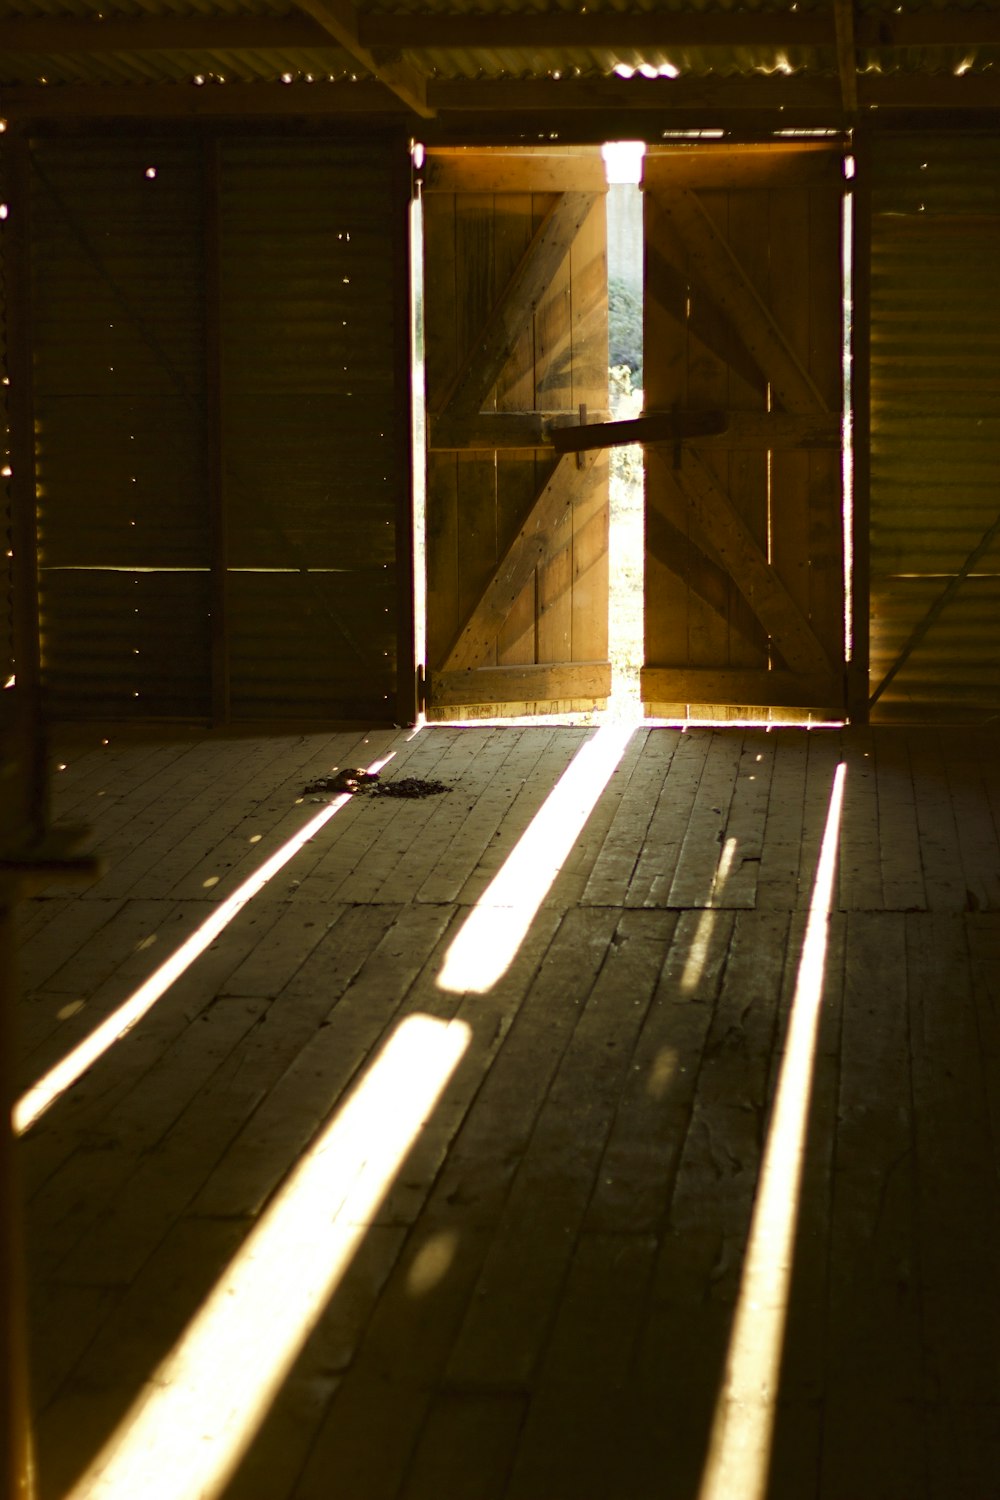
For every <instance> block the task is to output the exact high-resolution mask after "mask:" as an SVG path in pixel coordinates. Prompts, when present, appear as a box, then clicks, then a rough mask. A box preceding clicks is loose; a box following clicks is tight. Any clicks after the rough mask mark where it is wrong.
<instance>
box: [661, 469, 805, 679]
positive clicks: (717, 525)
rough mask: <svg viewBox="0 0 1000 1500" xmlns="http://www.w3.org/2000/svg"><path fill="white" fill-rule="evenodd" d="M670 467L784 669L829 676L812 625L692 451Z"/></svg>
mask: <svg viewBox="0 0 1000 1500" xmlns="http://www.w3.org/2000/svg"><path fill="white" fill-rule="evenodd" d="M649 451H650V452H652V453H655V454H656V456H657V458H659V459H660V461H661V462H662V463H669V462H670V460H669V458H668V457H667V456H666V454H665V453H664V450H663V449H661V448H652V449H650V450H649ZM670 472H671V475H672V477H673V479H674V482H675V483H676V485H677V487H678V488H679V489H680V491H681V493H682V494H683V495H684V496H685V498H686V499H687V502H688V504H689V506H690V508H691V513H692V515H693V516H694V518H695V519H696V521H697V522H698V525H699V526H700V527H701V529H702V531H703V532H704V534H705V536H706V537H707V538H708V541H709V542H710V543H711V545H712V547H713V548H714V549H715V551H716V553H717V554H718V556H719V559H720V561H721V562H722V564H723V566H724V567H725V568H726V569H727V570H728V572H729V574H730V576H731V577H732V580H733V582H734V583H735V585H736V587H737V588H738V589H739V591H740V593H741V594H742V595H743V597H744V599H745V600H746V601H747V603H748V604H749V606H750V608H751V609H752V610H753V612H754V614H755V615H756V616H757V618H758V620H759V621H760V623H761V624H762V625H763V627H764V629H765V630H766V631H767V633H768V635H769V636H770V637H771V639H772V641H773V642H774V644H775V646H776V647H777V649H778V650H779V651H780V652H781V655H782V656H783V657H784V659H785V661H786V662H787V663H788V666H789V668H790V669H791V670H792V671H793V672H803V673H807V674H810V675H812V676H822V677H824V678H829V677H830V675H831V668H830V662H829V659H828V657H827V654H826V652H825V651H824V650H823V647H822V646H821V645H820V642H819V640H818V639H817V637H816V635H815V634H814V632H813V629H812V626H811V625H810V624H809V621H808V620H807V619H806V617H805V615H803V613H802V611H801V610H800V609H799V606H798V605H797V604H796V603H795V600H794V599H793V598H792V596H791V594H790V593H789V592H788V590H787V589H786V588H785V585H784V584H783V583H782V581H781V579H780V578H779V577H778V575H777V573H775V571H774V569H773V568H772V567H771V566H770V564H769V563H768V561H767V558H766V557H765V556H764V553H763V552H762V551H761V549H760V547H759V546H758V544H757V540H756V538H755V537H754V535H753V533H752V532H751V531H750V529H749V527H748V526H747V524H746V522H745V521H744V520H743V517H742V516H741V515H740V514H739V512H738V511H737V510H736V508H735V506H734V505H733V503H732V501H731V500H730V499H729V496H728V495H727V494H726V493H725V491H724V490H723V489H722V488H721V486H720V485H719V484H718V483H717V481H716V480H715V478H714V476H713V475H712V474H711V473H710V472H709V470H708V469H707V468H706V466H705V465H704V463H703V462H702V461H701V459H700V458H699V457H698V455H697V453H692V452H690V451H689V452H686V453H685V455H684V461H683V463H682V464H681V466H680V468H674V467H671V470H670Z"/></svg>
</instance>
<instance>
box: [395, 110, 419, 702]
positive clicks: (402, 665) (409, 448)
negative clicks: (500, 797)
mask: <svg viewBox="0 0 1000 1500" xmlns="http://www.w3.org/2000/svg"><path fill="white" fill-rule="evenodd" d="M392 197H393V215H394V217H393V224H392V284H393V323H394V331H393V385H394V387H395V400H394V402H393V413H394V423H393V434H392V441H393V445H394V448H395V471H396V473H397V474H398V476H399V481H398V485H397V489H396V713H395V718H396V722H397V723H398V724H415V723H416V720H417V713H418V711H419V707H420V705H419V703H418V701H417V696H418V695H417V675H416V674H417V648H416V620H415V616H414V609H415V600H414V559H413V465H414V463H415V462H422V461H423V456H422V455H419V454H415V453H414V450H413V325H412V306H411V301H412V298H411V280H410V277H411V262H412V256H413V255H414V254H419V253H420V247H419V246H413V245H412V244H411V234H412V227H413V159H412V156H411V154H410V148H409V145H408V142H407V141H406V139H405V138H401V139H400V141H399V142H398V145H397V147H396V150H395V156H394V159H393V169H392Z"/></svg>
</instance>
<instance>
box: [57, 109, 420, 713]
mask: <svg viewBox="0 0 1000 1500" xmlns="http://www.w3.org/2000/svg"><path fill="white" fill-rule="evenodd" d="M392 149H402V148H399V147H396V148H392ZM389 152H390V147H389V146H387V145H385V144H381V143H374V144H369V145H367V146H366V145H354V146H344V145H338V144H336V143H330V142H327V141H312V142H304V141H302V140H284V141H268V140H260V139H255V140H253V141H251V142H241V141H238V140H227V141H226V142H225V143H224V144H223V145H222V146H221V148H220V157H221V168H220V169H221V182H222V190H221V203H220V221H221V244H222V251H221V254H222V265H221V281H222V289H223V290H222V328H221V336H222V362H223V419H222V437H223V444H224V459H223V466H224V490H225V503H226V506H227V512H228V519H229V528H228V538H229V555H228V560H229V564H230V567H231V568H232V570H233V571H232V573H231V575H230V593H231V599H230V604H231V613H230V618H229V625H230V632H231V641H230V644H231V682H232V694H233V707H234V712H235V713H236V714H237V716H239V715H241V714H242V715H243V716H245V717H254V718H278V717H282V716H285V715H290V714H291V715H295V716H299V717H328V718H333V717H351V718H368V719H371V718H390V717H392V712H393V705H394V693H395V685H396V682H395V671H396V661H395V656H396V629H397V613H398V602H397V597H396V563H395V547H396V520H397V503H398V496H399V493H400V486H401V485H402V486H404V487H405V483H406V478H405V475H402V474H401V473H400V472H399V462H400V460H399V455H398V450H397V443H396V439H395V436H394V434H395V432H396V421H397V419H396V402H397V400H399V399H406V398H405V393H399V392H397V390H396V388H395V384H394V364H395V359H396V343H395V339H396V332H395V309H396V306H397V296H396V293H397V288H396V287H395V284H394V263H395V260H394V258H395V256H396V253H397V251H396V246H395V245H394V238H393V237H394V234H396V233H398V232H399V226H400V225H401V224H402V222H403V219H402V215H401V213H400V211H399V209H400V205H399V204H398V203H394V202H393V192H394V191H395V189H394V187H393V183H394V175H393V170H392V162H391V159H390V155H389ZM205 202H206V199H205V184H204V181H203V177H202V158H201V149H200V147H199V146H198V145H196V144H192V143H184V142H179V141H176V140H173V141H164V140H159V139H154V140H151V141H147V142H135V141H111V140H108V139H106V138H105V139H100V140H95V139H74V140H72V141H59V142H55V141H50V142H42V143H39V144H38V145H37V147H36V150H35V157H34V167H33V205H32V206H33V276H34V284H35V301H36V329H35V334H36V362H35V368H36V412H37V466H38V496H39V498H38V526H39V561H40V579H41V583H40V592H41V615H42V664H43V677H44V681H45V684H46V686H47V687H48V689H49V691H50V694H51V698H52V706H53V709H54V711H55V712H56V713H60V714H64V715H72V714H76V713H81V714H91V713H107V714H114V715H116V716H119V717H120V716H123V715H124V716H129V715H139V716H154V717H155V716H176V715H180V716H184V717H191V716H201V715H204V714H207V712H208V710H209V705H210V701H211V698H210V668H209V663H210V634H209V632H210V621H209V608H210V602H209V600H210V590H209V583H210V571H209V570H210V565H211V558H212V541H211V525H210V499H209V487H208V478H207V474H208V459H207V432H206V410H207V405H208V403H207V399H206V389H205V371H206V368H207V362H206V347H205V346H206V324H205V318H206V302H205V286H206V277H207V268H206V264H205V259H204V249H203V247H204V244H205V225H204V222H203V213H204V210H205Z"/></svg>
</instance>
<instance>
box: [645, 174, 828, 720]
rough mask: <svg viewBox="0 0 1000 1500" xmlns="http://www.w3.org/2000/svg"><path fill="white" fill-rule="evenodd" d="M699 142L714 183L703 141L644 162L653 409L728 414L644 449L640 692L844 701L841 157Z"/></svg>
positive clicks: (807, 703)
mask: <svg viewBox="0 0 1000 1500" xmlns="http://www.w3.org/2000/svg"><path fill="white" fill-rule="evenodd" d="M700 159H701V161H702V162H703V164H704V167H703V172H704V177H703V183H702V182H699V167H698V157H697V155H696V154H695V153H691V152H684V153H678V154H674V153H669V152H668V153H664V154H662V155H661V154H657V153H653V154H651V156H650V157H649V158H647V163H646V181H645V204H646V230H645V234H646V295H645V319H646V325H645V341H646V357H645V402H646V409H647V411H648V412H664V413H669V412H675V413H678V414H683V415H684V416H685V417H690V416H691V415H692V414H697V413H710V412H714V413H716V414H717V415H718V417H719V424H718V427H719V430H717V431H716V432H715V433H714V434H707V435H705V436H704V437H699V436H697V435H693V436H690V437H685V438H684V439H683V440H678V441H677V442H676V443H675V444H673V445H670V444H668V443H663V442H661V443H659V444H657V445H656V446H652V445H650V446H647V458H646V507H647V531H646V554H647V555H646V648H645V660H646V666H645V667H644V669H643V675H642V688H643V698H644V701H645V702H646V704H647V707H648V709H649V710H650V711H651V712H654V713H663V714H673V713H680V714H682V715H686V714H688V713H696V712H697V713H701V712H706V711H707V712H711V713H720V714H728V713H730V712H733V711H737V712H741V713H742V712H746V711H747V709H753V710H759V709H768V710H770V709H775V708H781V707H786V706H788V707H795V708H797V709H799V708H802V707H813V708H816V709H817V710H818V711H821V712H823V713H827V714H835V713H839V712H840V711H841V709H842V678H843V672H842V657H843V644H842V643H843V566H842V563H843V559H842V520H841V516H842V511H841V504H842V498H841V482H840V472H841V470H840V454H839V435H836V434H838V425H839V411H840V400H841V396H840V392H841V367H840V328H841V311H840V308H841V289H840V288H841V281H840V277H841V271H840V196H841V181H840V176H839V157H838V154H837V153H836V152H835V151H833V150H830V149H825V150H822V151H816V150H812V149H809V148H807V149H805V150H804V151H802V150H801V148H799V149H798V150H796V149H793V148H777V149H775V148H773V147H772V148H765V149H762V150H760V151H757V152H755V151H752V150H750V149H749V148H743V149H740V150H738V151H732V152H731V151H728V150H723V148H719V150H718V151H716V150H715V148H712V149H711V150H710V151H708V152H707V154H703V155H702V157H701V158H700ZM817 444H819V445H822V446H816V445H817ZM734 694H736V696H733V695H734Z"/></svg>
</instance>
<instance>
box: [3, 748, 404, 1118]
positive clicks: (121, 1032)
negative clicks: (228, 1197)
mask: <svg viewBox="0 0 1000 1500" xmlns="http://www.w3.org/2000/svg"><path fill="white" fill-rule="evenodd" d="M391 758H392V757H391V756H385V757H384V758H383V759H382V760H376V761H373V762H372V764H371V765H370V766H369V767H368V770H369V771H378V770H381V768H382V767H383V766H384V765H386V764H387V762H388V761H389V760H391ZM350 800H351V794H350V792H344V793H343V795H342V796H340V797H335V798H334V800H333V801H332V802H329V803H327V805H326V806H325V807H324V808H323V810H322V812H318V813H317V814H316V816H315V817H314V818H310V819H309V822H308V823H305V824H303V826H302V827H301V828H300V829H299V831H298V833H295V834H293V835H292V837H291V838H290V839H288V840H287V842H286V843H284V844H282V846H281V848H280V849H278V850H277V851H276V853H274V854H272V855H271V857H270V859H268V860H265V862H264V863H263V864H262V865H261V866H260V867H259V868H258V869H256V870H255V871H254V873H253V874H252V875H251V876H249V878H248V879H246V880H244V882H243V884H242V885H241V886H238V887H237V889H236V890H235V891H234V892H233V894H232V895H231V896H228V897H227V898H226V900H225V901H221V902H220V903H219V905H218V906H217V907H216V908H215V910H214V911H213V912H212V914H211V916H210V917H207V918H206V920H205V921H204V922H202V924H201V926H200V927H199V928H198V929H197V931H195V932H193V933H192V934H191V936H190V937H189V938H188V939H187V941H186V942H184V943H182V944H181V946H180V947H179V948H178V949H177V950H176V952H174V953H172V954H171V955H170V957H169V958H168V959H167V960H166V961H165V962H164V963H162V964H161V965H160V967H159V968H158V969H156V970H155V971H154V973H152V974H151V975H150V976H149V978H148V979H147V980H145V982H144V983H143V984H141V985H140V986H139V988H138V989H137V990H135V991H134V992H133V993H132V994H131V995H130V996H129V998H128V999H127V1000H125V1001H123V1003H122V1004H121V1005H119V1006H118V1008H117V1009H116V1010H113V1011H112V1012H111V1014H110V1015H109V1016H107V1017H106V1019H105V1020H104V1021H102V1022H101V1024H100V1026H98V1027H97V1028H96V1030H94V1031H92V1032H91V1033H90V1035H89V1036H87V1037H84V1039H83V1041H82V1042H80V1043H79V1044H78V1046H76V1047H74V1048H73V1050H72V1052H69V1053H67V1055H66V1056H65V1057H64V1058H63V1059H62V1061H61V1062H59V1063H57V1064H56V1066H55V1067H54V1068H50V1069H49V1071H48V1072H47V1073H46V1074H45V1075H44V1077H42V1078H40V1079H39V1080H38V1082H37V1083H36V1084H33V1085H32V1087H31V1088H30V1089H29V1090H28V1091H27V1093H26V1094H23V1095H22V1096H21V1098H20V1099H19V1100H18V1102H17V1103H16V1104H15V1106H14V1109H13V1113H12V1121H13V1126H14V1130H15V1131H16V1133H17V1134H18V1135H23V1134H24V1132H25V1131H26V1130H28V1129H29V1128H30V1127H31V1126H32V1125H33V1124H34V1123H35V1121H36V1120H37V1119H38V1118H39V1116H41V1115H43V1114H44V1113H45V1111H46V1110H47V1109H48V1108H49V1106H50V1105H51V1104H52V1103H53V1102H54V1101H55V1100H56V1099H58V1098H59V1095H60V1094H64V1093H65V1092H66V1090H67V1089H68V1088H71V1087H72V1085H73V1084H74V1083H76V1081H77V1079H79V1078H82V1077H83V1075H84V1073H86V1071H87V1069H88V1068H90V1067H92V1066H93V1064H94V1063H95V1062H96V1061H97V1060H98V1058H99V1057H102V1056H103V1055H104V1053H105V1052H107V1051H108V1049H109V1048H110V1047H112V1046H113V1045H114V1043H115V1042H117V1041H118V1040H119V1039H120V1038H121V1037H123V1036H126V1035H127V1034H128V1032H130V1031H131V1030H132V1027H133V1026H135V1025H136V1023H137V1022H139V1021H141V1020H142V1018H143V1016H145V1015H146V1014H147V1013H148V1012H149V1011H151V1010H152V1008H153V1006H154V1005H155V1004H156V1002H157V1001H158V1000H160V999H161V998H162V997H163V996H164V995H165V994H166V992H167V990H169V988H170V986H171V985H172V984H175V983H176V981H177V980H178V979H180V977H181V975H182V974H184V973H185V972H186V971H187V970H188V969H189V968H190V967H191V965H192V964H193V963H194V961H195V959H196V958H199V957H200V956H201V954H202V953H204V952H205V949H206V948H208V947H209V946H210V945H211V944H212V943H214V942H215V939H216V938H217V937H218V936H219V934H220V933H221V932H222V931H223V930H224V929H225V928H226V927H228V926H229V924H230V922H231V921H232V920H233V918H234V917H236V916H238V915H239V913H240V912H241V911H242V910H243V908H244V906H246V904H247V902H248V901H252V900H253V898H254V896H256V895H257V894H258V893H259V892H260V891H262V890H263V889H264V887H265V886H266V885H267V883H268V881H269V880H271V879H273V877H274V876H275V875H277V873H278V871H279V870H281V869H283V868H284V867H285V865H287V864H288V861H289V860H290V859H292V858H293V857H294V856H295V855H296V854H298V852H299V850H300V849H301V848H302V847H303V845H305V844H307V843H308V842H309V840H310V839H311V838H313V837H314V836H315V835H316V834H317V833H318V832H319V830H320V829H321V828H322V827H323V824H324V823H328V822H329V821H330V819H331V818H332V817H333V815H334V813H336V812H339V811H340V809H341V808H342V807H343V806H344V804H345V803H347V802H350Z"/></svg>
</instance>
